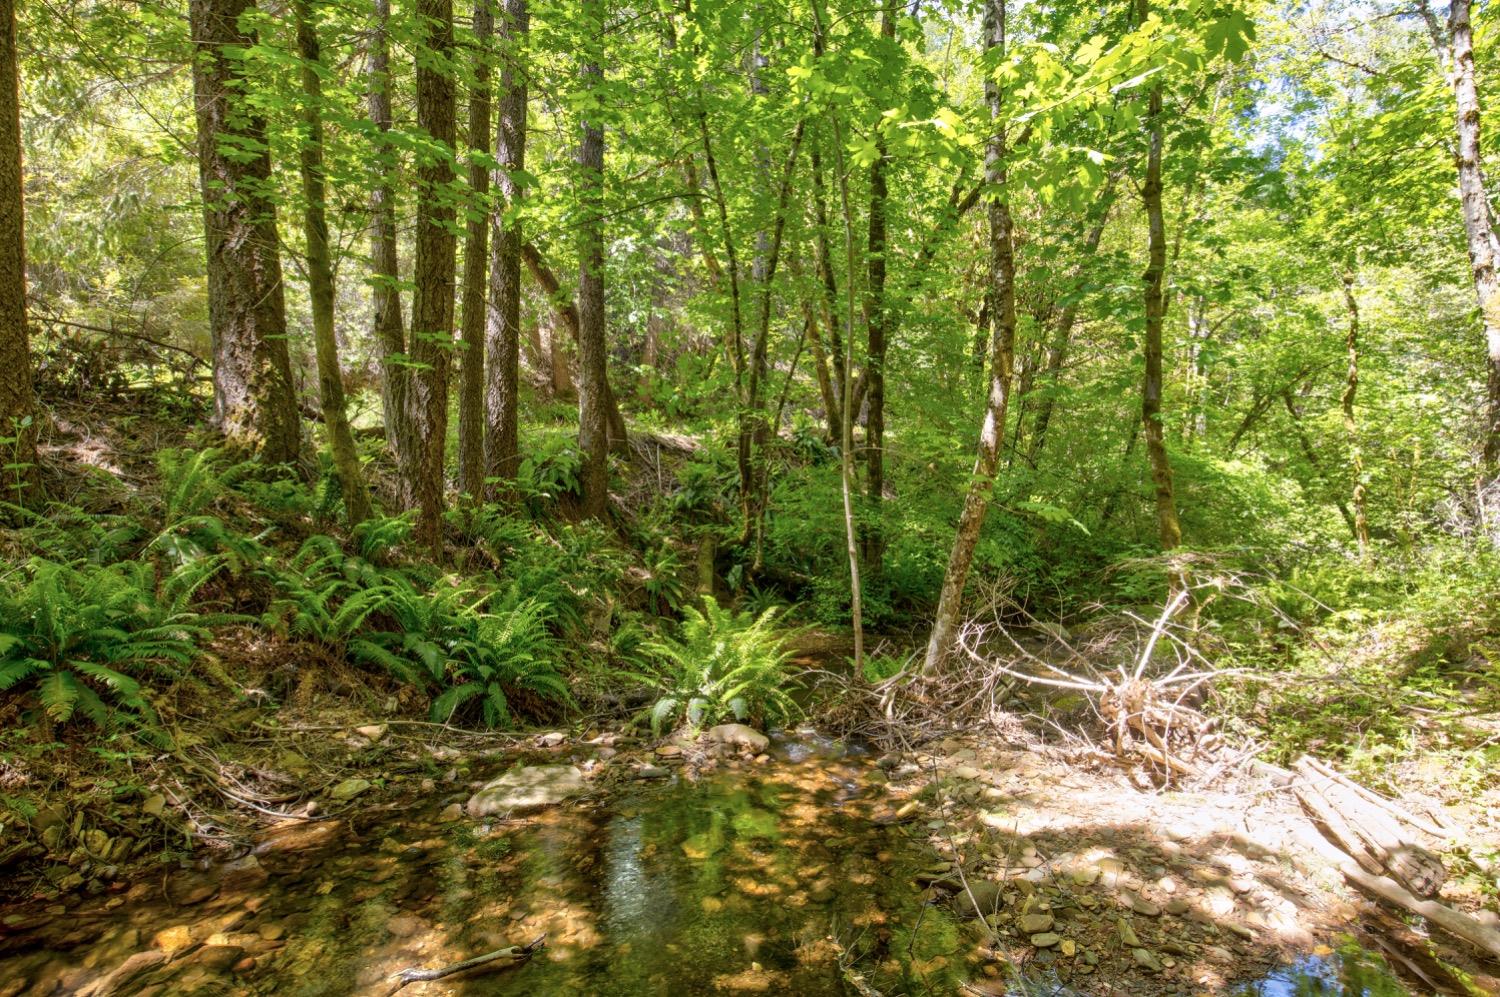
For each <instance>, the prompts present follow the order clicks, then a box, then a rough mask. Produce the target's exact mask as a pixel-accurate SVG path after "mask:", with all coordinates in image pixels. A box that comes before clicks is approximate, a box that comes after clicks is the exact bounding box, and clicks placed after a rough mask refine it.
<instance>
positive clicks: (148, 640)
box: [0, 559, 219, 727]
mask: <svg viewBox="0 0 1500 997" xmlns="http://www.w3.org/2000/svg"><path fill="white" fill-rule="evenodd" d="M218 567H219V565H218V564H217V563H215V561H214V560H213V559H200V560H198V561H196V562H194V563H193V564H191V565H188V566H186V567H184V568H180V569H178V570H177V571H176V572H174V573H173V574H172V575H170V576H168V577H167V578H166V580H165V581H163V583H162V584H161V585H159V586H158V585H157V583H156V578H155V575H154V573H153V572H152V570H151V568H150V566H149V565H146V564H143V563H139V562H124V563H119V564H111V565H106V566H97V565H81V566H72V565H66V564H59V563H56V562H53V561H46V560H42V559H34V560H32V561H30V562H28V563H27V564H26V565H24V566H23V567H21V568H19V569H18V570H16V571H13V572H11V573H10V574H8V575H6V576H5V577H4V578H0V691H5V690H11V689H16V688H23V689H24V688H31V689H34V691H35V694H36V697H37V699H38V701H39V702H40V703H41V705H42V708H43V709H44V710H45V711H46V713H47V715H48V716H49V717H50V718H51V719H52V720H54V721H57V722H60V723H61V722H66V721H68V720H71V719H73V718H74V717H75V716H82V717H84V718H87V719H88V720H90V721H92V722H93V723H94V724H96V725H98V726H100V727H111V726H113V725H114V724H115V722H116V720H117V718H120V717H123V718H124V719H127V720H131V721H135V722H146V723H150V722H153V721H154V720H155V713H154V711H153V710H152V708H151V704H150V702H149V699H148V697H147V690H146V687H145V686H144V685H143V682H144V681H145V680H146V679H147V678H148V677H150V676H152V675H156V676H161V677H165V678H167V679H171V678H173V677H176V676H178V675H180V674H181V670H182V669H183V668H185V667H186V666H187V665H188V664H189V663H190V662H191V661H192V660H193V658H194V656H195V655H196V654H197V653H198V652H197V646H198V643H199V642H201V641H202V640H203V639H205V638H206V637H207V635H208V627H207V623H208V621H207V620H206V619H205V618H203V617H200V616H199V615H198V614H197V613H195V612H194V611H192V610H191V609H189V608H188V602H189V600H190V599H191V598H192V596H193V593H194V592H195V591H196V590H197V589H198V587H199V586H201V585H202V584H203V582H204V581H205V580H206V579H207V578H208V577H209V576H210V575H211V574H212V573H213V572H215V571H217V570H218Z"/></svg>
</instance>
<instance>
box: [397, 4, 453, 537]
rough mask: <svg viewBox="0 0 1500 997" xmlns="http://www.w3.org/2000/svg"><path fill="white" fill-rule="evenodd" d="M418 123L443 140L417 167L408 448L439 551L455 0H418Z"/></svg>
mask: <svg viewBox="0 0 1500 997" xmlns="http://www.w3.org/2000/svg"><path fill="white" fill-rule="evenodd" d="M416 15H417V19H418V21H419V25H420V27H419V30H420V41H419V42H418V51H417V56H416V77H417V81H416V82H417V127H418V128H419V129H420V130H421V131H423V132H424V133H426V135H427V136H428V137H429V138H430V139H431V140H432V141H433V143H434V144H435V145H436V147H437V148H436V149H434V150H428V151H425V152H424V153H423V155H422V159H421V161H420V164H419V166H418V168H417V235H416V261H415V272H414V276H415V283H416V291H415V294H414V295H413V296H412V309H411V346H410V348H409V350H408V352H409V354H410V356H411V360H412V364H413V367H412V371H411V378H410V380H409V382H408V385H407V400H406V403H407V404H406V407H407V411H408V413H409V418H410V419H411V424H412V425H411V429H412V437H411V445H410V446H409V447H408V448H407V450H408V451H409V453H404V454H403V455H402V456H403V464H404V465H405V466H404V468H403V470H404V477H405V479H406V480H405V484H406V488H407V500H408V504H410V505H415V506H416V507H417V528H416V537H417V539H418V541H419V542H420V543H423V544H425V545H427V546H428V547H429V548H431V549H432V550H433V551H434V552H438V551H440V550H441V548H442V541H443V483H444V479H443V473H444V457H445V450H446V446H445V443H446V441H447V437H448V373H449V369H450V367H451V365H452V355H453V277H454V266H455V263H456V260H455V259H454V257H455V254H456V251H457V239H456V238H455V237H454V235H453V225H454V210H453V201H452V195H451V193H450V190H449V187H450V185H451V184H452V183H453V160H452V149H453V145H454V131H455V122H454V117H455V106H454V86H453V78H452V77H451V76H450V75H449V71H448V67H449V66H451V65H452V64H453V63H452V59H453V4H452V0H417V2H416Z"/></svg>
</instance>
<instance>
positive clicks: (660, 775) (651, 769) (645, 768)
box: [635, 765, 672, 779]
mask: <svg viewBox="0 0 1500 997" xmlns="http://www.w3.org/2000/svg"><path fill="white" fill-rule="evenodd" d="M671 774H672V771H671V770H670V769H664V768H662V767H661V766H660V765H642V766H641V767H640V768H638V769H636V770H635V777H636V778H637V779H665V778H667V777H668V776H670V775H671Z"/></svg>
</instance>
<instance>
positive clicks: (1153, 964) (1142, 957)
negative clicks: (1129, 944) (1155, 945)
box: [1130, 948, 1162, 973]
mask: <svg viewBox="0 0 1500 997" xmlns="http://www.w3.org/2000/svg"><path fill="white" fill-rule="evenodd" d="M1130 955H1131V957H1132V958H1134V959H1135V964H1136V965H1137V966H1140V967H1141V968H1142V969H1145V970H1149V971H1150V972H1153V973H1160V972H1161V971H1162V964H1161V961H1160V960H1158V959H1157V958H1156V956H1154V955H1152V954H1151V950H1150V949H1143V948H1135V949H1131V950H1130Z"/></svg>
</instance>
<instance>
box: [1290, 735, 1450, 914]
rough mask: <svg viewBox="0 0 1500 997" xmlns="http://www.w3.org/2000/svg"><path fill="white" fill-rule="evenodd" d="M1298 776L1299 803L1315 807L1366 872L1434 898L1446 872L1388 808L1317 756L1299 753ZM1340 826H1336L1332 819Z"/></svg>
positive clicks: (1437, 860)
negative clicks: (1359, 789)
mask: <svg viewBox="0 0 1500 997" xmlns="http://www.w3.org/2000/svg"><path fill="white" fill-rule="evenodd" d="M1296 770H1297V775H1298V776H1299V777H1300V781H1299V782H1298V784H1297V786H1296V789H1297V795H1298V796H1299V797H1303V805H1304V806H1307V807H1308V808H1309V809H1315V810H1317V811H1318V813H1319V817H1320V819H1321V820H1323V823H1324V824H1325V826H1327V827H1329V829H1330V831H1337V832H1339V835H1338V836H1339V837H1340V838H1341V839H1342V840H1340V841H1339V842H1338V844H1339V847H1340V848H1342V849H1343V850H1344V851H1346V852H1348V853H1349V855H1350V856H1351V857H1353V858H1354V859H1355V860H1356V861H1358V862H1359V864H1360V865H1361V866H1362V867H1363V868H1364V870H1365V871H1366V872H1369V873H1371V874H1374V875H1380V874H1381V873H1383V872H1385V873H1389V874H1390V875H1391V876H1392V877H1393V878H1394V879H1395V880H1396V881H1397V882H1398V883H1400V884H1401V885H1402V886H1404V887H1406V888H1407V889H1408V890H1410V891H1411V892H1413V893H1415V894H1416V895H1417V896H1419V897H1427V898H1431V897H1435V896H1437V895H1438V893H1439V891H1441V890H1442V888H1443V883H1444V882H1446V881H1447V878H1448V871H1447V870H1446V869H1445V868H1443V863H1442V860H1441V859H1439V858H1438V857H1437V855H1435V854H1433V852H1432V851H1431V850H1429V849H1428V848H1426V847H1424V845H1423V844H1422V843H1421V842H1420V841H1418V840H1415V839H1414V838H1413V837H1412V836H1410V835H1408V834H1405V833H1403V832H1402V829H1401V826H1400V825H1399V824H1397V823H1396V820H1395V818H1394V817H1393V815H1392V814H1391V812H1390V810H1389V809H1387V808H1386V807H1385V806H1383V805H1376V804H1375V803H1374V802H1373V801H1371V800H1370V799H1369V794H1368V793H1367V792H1363V793H1362V792H1358V791H1357V787H1355V785H1354V784H1353V783H1351V782H1350V781H1349V780H1348V779H1345V778H1343V777H1342V776H1339V777H1338V778H1333V777H1332V776H1336V775H1337V773H1334V772H1333V770H1332V769H1330V768H1328V766H1326V765H1324V764H1323V763H1321V762H1319V761H1318V760H1317V759H1314V758H1308V757H1305V756H1304V757H1303V758H1301V759H1299V760H1298V761H1297V764H1296ZM1335 817H1336V818H1337V820H1338V821H1340V822H1342V824H1343V828H1342V829H1340V828H1335V827H1334V824H1333V820H1334V818H1335Z"/></svg>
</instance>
